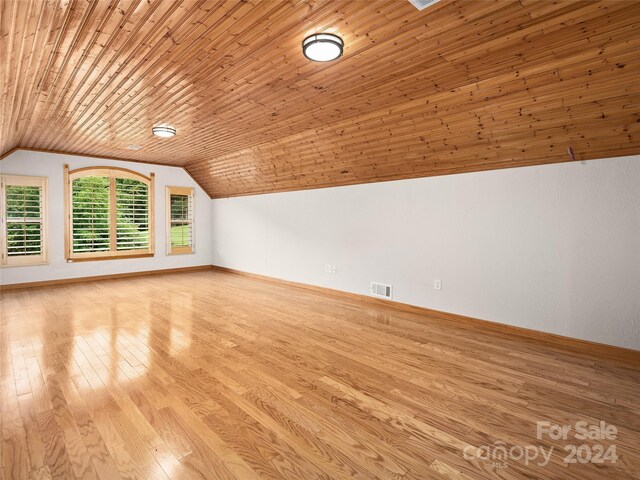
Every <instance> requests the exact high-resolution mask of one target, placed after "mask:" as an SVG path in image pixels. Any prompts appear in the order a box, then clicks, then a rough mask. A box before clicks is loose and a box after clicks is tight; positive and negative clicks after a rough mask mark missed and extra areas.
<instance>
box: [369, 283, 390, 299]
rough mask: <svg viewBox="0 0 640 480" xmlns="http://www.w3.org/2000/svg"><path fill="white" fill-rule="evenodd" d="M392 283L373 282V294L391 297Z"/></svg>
mask: <svg viewBox="0 0 640 480" xmlns="http://www.w3.org/2000/svg"><path fill="white" fill-rule="evenodd" d="M391 291H392V290H391V285H385V284H384V283H377V282H371V295H373V296H374V297H382V298H391Z"/></svg>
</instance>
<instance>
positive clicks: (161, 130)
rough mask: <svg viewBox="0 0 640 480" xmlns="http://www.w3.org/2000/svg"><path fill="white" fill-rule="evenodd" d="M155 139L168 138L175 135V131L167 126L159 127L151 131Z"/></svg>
mask: <svg viewBox="0 0 640 480" xmlns="http://www.w3.org/2000/svg"><path fill="white" fill-rule="evenodd" d="M151 131H152V132H153V134H154V135H155V136H156V137H162V138H169V137H173V136H174V135H175V134H176V129H175V128H174V127H170V126H168V125H160V126H157V127H153V128H152V129H151Z"/></svg>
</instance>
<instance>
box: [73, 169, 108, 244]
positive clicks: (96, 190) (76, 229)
mask: <svg viewBox="0 0 640 480" xmlns="http://www.w3.org/2000/svg"><path fill="white" fill-rule="evenodd" d="M109 184H110V179H109V177H99V176H87V177H81V178H77V179H75V180H74V181H73V184H72V199H71V201H72V234H73V235H72V241H73V244H72V251H73V252H74V253H84V252H101V251H107V250H109V248H110V233H109V217H110V211H109V190H110V187H109Z"/></svg>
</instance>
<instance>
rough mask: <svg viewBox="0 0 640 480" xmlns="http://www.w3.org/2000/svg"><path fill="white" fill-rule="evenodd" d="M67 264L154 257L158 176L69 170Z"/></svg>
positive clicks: (106, 169) (110, 169) (109, 170)
mask: <svg viewBox="0 0 640 480" xmlns="http://www.w3.org/2000/svg"><path fill="white" fill-rule="evenodd" d="M65 185H66V206H67V215H66V220H67V225H66V232H67V234H66V237H65V248H66V254H67V259H68V260H95V259H103V258H126V257H131V256H151V255H153V220H152V219H153V174H151V175H150V176H149V177H146V176H144V175H141V174H139V173H136V172H132V171H130V170H126V169H121V168H113V167H98V168H80V169H77V170H72V171H69V169H68V167H67V166H65Z"/></svg>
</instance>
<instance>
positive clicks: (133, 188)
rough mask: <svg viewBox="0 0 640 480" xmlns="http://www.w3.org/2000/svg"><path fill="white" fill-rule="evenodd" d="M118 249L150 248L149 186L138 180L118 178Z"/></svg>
mask: <svg viewBox="0 0 640 480" xmlns="http://www.w3.org/2000/svg"><path fill="white" fill-rule="evenodd" d="M116 207H117V210H116V211H117V223H116V227H117V230H116V231H117V240H116V248H117V249H118V250H136V249H145V250H147V249H148V248H149V186H148V185H146V184H144V183H143V182H140V181H138V180H131V179H128V178H116Z"/></svg>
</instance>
